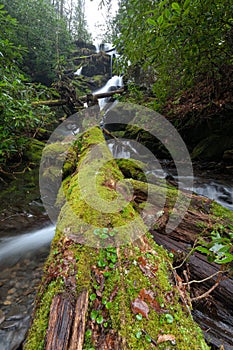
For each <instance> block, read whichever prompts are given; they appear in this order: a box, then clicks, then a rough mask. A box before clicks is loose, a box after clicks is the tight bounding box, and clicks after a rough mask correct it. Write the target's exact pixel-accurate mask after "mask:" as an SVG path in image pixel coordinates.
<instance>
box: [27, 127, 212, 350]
mask: <svg viewBox="0 0 233 350" xmlns="http://www.w3.org/2000/svg"><path fill="white" fill-rule="evenodd" d="M78 144H79V151H78V157H77V158H78V163H77V164H76V169H75V171H74V173H73V174H72V176H69V177H67V178H66V179H64V181H63V185H62V188H61V191H60V192H59V195H58V202H59V203H62V208H61V211H60V215H59V218H58V222H57V227H56V233H55V237H54V240H53V242H52V246H51V251H50V256H49V257H48V260H47V262H46V264H45V273H44V277H43V280H42V283H41V286H40V289H39V292H38V296H37V303H36V308H35V314H34V319H33V323H32V326H31V328H30V331H29V334H28V337H27V340H26V342H25V345H24V349H26V350H29V349H30V350H34V349H43V348H45V349H64V350H65V349H67V350H69V349H90V348H94V349H152V348H155V347H156V346H157V345H158V344H159V348H161V349H167V348H170V347H172V346H174V345H175V348H176V349H192V350H195V349H196V350H199V349H209V347H208V346H207V344H206V343H205V340H204V337H203V334H202V332H201V330H200V328H199V327H198V326H197V324H196V323H195V322H194V321H193V319H192V316H191V312H190V308H191V304H190V298H189V295H188V294H187V293H186V291H185V288H183V289H182V288H181V286H180V282H179V281H178V279H177V273H174V270H173V268H172V259H171V258H170V257H169V255H168V253H167V251H166V250H165V249H164V248H162V247H161V246H158V245H157V244H156V243H155V242H154V240H153V238H152V236H151V234H149V232H148V230H147V228H146V226H145V225H144V223H143V221H142V218H141V217H140V215H139V214H138V213H137V211H136V210H135V209H134V207H135V208H136V209H137V198H139V195H143V191H142V190H141V192H140V186H141V185H140V183H139V182H137V183H136V182H135V183H134V187H135V188H136V186H138V190H137V191H136V190H135V195H134V196H132V194H131V192H130V191H131V190H130V186H128V185H127V182H124V177H123V175H122V173H121V172H120V170H119V167H118V166H117V164H116V162H115V160H113V159H112V155H111V153H110V151H109V149H108V147H107V145H106V144H105V141H104V138H103V135H102V133H101V131H100V130H99V128H96V127H95V128H92V129H88V131H87V132H86V133H84V134H83V135H81V137H80V138H79V141H78ZM80 145H81V146H80ZM75 149H76V150H77V147H76V148H75ZM80 149H81V151H80ZM154 190H155V191H156V187H154ZM63 192H64V194H63ZM155 194H156V193H155ZM133 199H134V203H133ZM139 201H140V200H138V203H139ZM135 203H136V204H135ZM164 211H165V212H166V213H167V212H168V211H166V210H164ZM166 215H167V214H166ZM162 219H163V218H161V227H163V225H164V221H163V220H162ZM165 219H166V218H165ZM178 282H179V283H178Z"/></svg>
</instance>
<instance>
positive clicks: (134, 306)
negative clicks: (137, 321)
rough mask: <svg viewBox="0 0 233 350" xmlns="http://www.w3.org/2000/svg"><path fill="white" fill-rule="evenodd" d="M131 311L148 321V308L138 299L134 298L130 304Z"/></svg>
mask: <svg viewBox="0 0 233 350" xmlns="http://www.w3.org/2000/svg"><path fill="white" fill-rule="evenodd" d="M131 310H132V312H133V313H134V314H141V315H142V316H143V317H146V318H147V319H148V313H149V311H150V310H149V306H148V305H147V303H146V302H145V301H143V300H142V299H140V298H136V299H135V300H134V301H132V302H131Z"/></svg>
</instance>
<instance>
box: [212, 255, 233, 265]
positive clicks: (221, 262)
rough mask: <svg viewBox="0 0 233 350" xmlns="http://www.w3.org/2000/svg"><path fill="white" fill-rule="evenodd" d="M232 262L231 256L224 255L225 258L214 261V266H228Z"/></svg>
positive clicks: (232, 257)
mask: <svg viewBox="0 0 233 350" xmlns="http://www.w3.org/2000/svg"><path fill="white" fill-rule="evenodd" d="M232 261H233V255H231V254H226V255H225V257H223V258H222V259H219V258H217V259H215V260H214V262H215V263H216V264H221V265H222V264H228V263H230V262H232Z"/></svg>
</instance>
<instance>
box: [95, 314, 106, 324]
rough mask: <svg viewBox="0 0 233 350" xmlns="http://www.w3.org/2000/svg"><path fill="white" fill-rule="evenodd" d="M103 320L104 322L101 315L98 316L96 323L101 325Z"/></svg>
mask: <svg viewBox="0 0 233 350" xmlns="http://www.w3.org/2000/svg"><path fill="white" fill-rule="evenodd" d="M103 320H104V318H103V316H102V315H99V316H98V317H97V318H96V322H97V323H98V324H101V323H103Z"/></svg>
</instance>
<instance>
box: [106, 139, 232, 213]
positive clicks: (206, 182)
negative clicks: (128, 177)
mask: <svg viewBox="0 0 233 350" xmlns="http://www.w3.org/2000/svg"><path fill="white" fill-rule="evenodd" d="M108 146H109V149H110V150H111V152H112V155H113V157H114V158H125V159H128V158H134V155H135V153H137V151H136V150H135V148H134V146H133V145H132V144H131V142H130V141H123V142H122V143H119V142H118V143H114V142H112V141H110V142H108ZM138 159H140V158H138ZM150 168H152V170H149V172H148V173H150V174H153V175H154V176H155V177H157V178H163V179H164V178H165V177H166V176H167V175H171V176H172V177H173V178H174V180H175V181H179V182H180V187H181V188H183V189H185V190H189V191H191V189H190V188H187V187H186V186H185V181H184V184H183V186H182V180H185V179H186V178H187V177H186V178H183V179H182V178H181V177H179V178H178V177H177V176H175V175H174V176H173V174H172V173H170V172H169V171H168V170H166V169H162V168H158V167H156V164H154V168H155V169H153V164H150ZM148 173H147V174H148ZM192 190H193V192H194V193H196V194H198V195H200V196H203V197H207V198H210V199H212V200H215V201H216V202H217V203H219V204H221V205H222V206H224V207H226V208H228V209H230V210H233V183H232V182H231V183H230V182H223V183H222V182H220V181H217V180H214V179H210V178H205V177H200V176H197V177H194V178H193V188H192Z"/></svg>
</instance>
